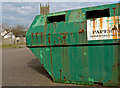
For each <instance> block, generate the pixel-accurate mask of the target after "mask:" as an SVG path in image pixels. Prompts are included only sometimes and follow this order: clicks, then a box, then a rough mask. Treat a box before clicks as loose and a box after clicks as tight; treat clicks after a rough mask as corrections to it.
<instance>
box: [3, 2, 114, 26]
mask: <svg viewBox="0 0 120 88" xmlns="http://www.w3.org/2000/svg"><path fill="white" fill-rule="evenodd" d="M111 3H113V2H111ZM43 4H45V2H42V5H43ZM49 4H50V12H51V13H53V12H58V11H64V10H70V9H78V8H83V7H90V6H97V5H103V4H110V2H50V3H49ZM39 6H40V2H2V22H6V23H8V24H10V25H11V26H14V25H16V24H23V25H26V26H30V24H31V23H32V21H33V19H34V18H35V16H36V15H39V14H40V9H39Z"/></svg>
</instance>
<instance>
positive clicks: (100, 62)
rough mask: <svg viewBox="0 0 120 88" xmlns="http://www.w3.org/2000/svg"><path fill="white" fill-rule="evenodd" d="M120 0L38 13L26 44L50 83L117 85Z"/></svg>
mask: <svg viewBox="0 0 120 88" xmlns="http://www.w3.org/2000/svg"><path fill="white" fill-rule="evenodd" d="M119 9H120V3H116V4H108V5H101V6H96V7H88V8H80V9H74V10H68V11H61V12H55V13H48V14H47V15H38V16H36V17H35V19H34V21H33V23H32V24H31V26H30V27H29V30H28V31H27V33H26V42H27V47H28V48H30V50H31V51H32V52H33V53H34V55H35V56H36V57H37V58H38V59H39V61H40V63H41V64H42V65H43V66H44V68H45V69H46V70H47V71H48V73H49V74H50V76H51V77H52V78H53V81H54V82H59V83H74V84H81V85H94V84H99V85H103V86H116V87H118V86H120V73H119V71H120V55H119V54H120V10H119Z"/></svg>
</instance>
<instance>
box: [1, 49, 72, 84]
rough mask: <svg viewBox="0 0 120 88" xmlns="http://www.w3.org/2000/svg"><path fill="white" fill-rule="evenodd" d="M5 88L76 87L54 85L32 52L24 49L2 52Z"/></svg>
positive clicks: (4, 50)
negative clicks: (18, 87)
mask: <svg viewBox="0 0 120 88" xmlns="http://www.w3.org/2000/svg"><path fill="white" fill-rule="evenodd" d="M2 64H3V65H2V68H3V69H2V81H3V82H2V85H3V86H50V85H51V86H65V85H69V86H74V85H72V84H61V83H53V82H52V79H51V77H50V76H49V74H48V73H47V71H46V70H45V69H44V68H43V67H42V66H41V64H40V63H39V61H38V60H37V59H36V57H35V56H34V55H33V54H32V52H31V51H30V50H29V49H28V48H26V47H24V48H17V49H3V50H2Z"/></svg>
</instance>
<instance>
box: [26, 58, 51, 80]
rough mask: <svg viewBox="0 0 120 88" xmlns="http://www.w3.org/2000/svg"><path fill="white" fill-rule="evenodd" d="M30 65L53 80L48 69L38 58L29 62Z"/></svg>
mask: <svg viewBox="0 0 120 88" xmlns="http://www.w3.org/2000/svg"><path fill="white" fill-rule="evenodd" d="M28 66H29V67H30V68H32V69H33V70H35V71H37V72H39V73H40V74H42V75H43V76H45V77H47V78H49V79H50V80H52V81H53V79H52V77H51V76H50V75H49V73H48V72H47V71H46V69H45V68H44V67H43V66H42V65H41V63H40V62H39V60H38V59H37V58H35V59H33V60H31V61H30V62H29V63H28Z"/></svg>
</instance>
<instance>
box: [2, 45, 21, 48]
mask: <svg viewBox="0 0 120 88" xmlns="http://www.w3.org/2000/svg"><path fill="white" fill-rule="evenodd" d="M0 48H22V46H18V45H0Z"/></svg>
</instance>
